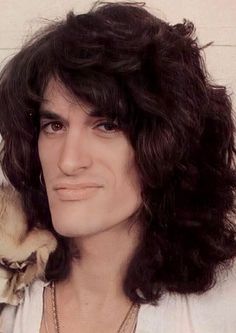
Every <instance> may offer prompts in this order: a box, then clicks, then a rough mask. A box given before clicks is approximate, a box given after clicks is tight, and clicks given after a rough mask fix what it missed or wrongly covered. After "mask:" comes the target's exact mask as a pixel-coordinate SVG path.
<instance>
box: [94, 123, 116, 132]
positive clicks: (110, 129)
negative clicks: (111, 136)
mask: <svg viewBox="0 0 236 333" xmlns="http://www.w3.org/2000/svg"><path fill="white" fill-rule="evenodd" d="M101 126H102V127H103V128H104V129H105V130H102V131H103V132H114V131H117V130H118V125H117V124H115V123H114V122H111V121H105V122H102V123H99V124H97V126H96V127H101Z"/></svg>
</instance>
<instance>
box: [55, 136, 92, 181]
mask: <svg viewBox="0 0 236 333" xmlns="http://www.w3.org/2000/svg"><path fill="white" fill-rule="evenodd" d="M88 141H89V140H88V138H87V137H86V135H83V133H78V131H74V132H68V133H67V134H66V135H65V137H64V138H63V142H62V146H61V150H60V155H59V160H58V167H59V169H60V170H61V171H62V172H63V173H64V174H66V175H74V174H76V173H77V172H78V171H79V170H80V169H85V168H89V167H90V166H91V164H92V157H91V149H89V144H88Z"/></svg>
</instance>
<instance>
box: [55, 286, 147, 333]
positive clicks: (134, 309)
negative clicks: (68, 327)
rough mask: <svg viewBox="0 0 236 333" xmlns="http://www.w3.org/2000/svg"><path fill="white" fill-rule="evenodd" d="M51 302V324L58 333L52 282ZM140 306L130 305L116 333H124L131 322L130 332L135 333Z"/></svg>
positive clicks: (58, 326)
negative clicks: (132, 326) (132, 327)
mask: <svg viewBox="0 0 236 333" xmlns="http://www.w3.org/2000/svg"><path fill="white" fill-rule="evenodd" d="M51 300H52V311H53V323H54V328H55V331H56V333H60V325H59V318H58V312H57V301H56V287H55V282H54V281H52V283H51ZM139 308H140V305H139V304H135V303H132V305H131V306H130V308H129V310H128V312H127V314H126V315H125V318H124V320H123V321H122V323H121V325H120V327H119V329H118V331H117V333H125V332H126V328H127V326H128V325H129V323H130V322H131V321H132V320H133V323H134V329H133V330H132V332H133V333H134V332H135V329H136V326H137V317H138V311H139Z"/></svg>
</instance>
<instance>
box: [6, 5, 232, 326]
mask: <svg viewBox="0 0 236 333" xmlns="http://www.w3.org/2000/svg"><path fill="white" fill-rule="evenodd" d="M193 29H194V27H193V25H192V24H191V23H190V22H186V21H185V22H184V23H183V24H177V25H173V26H171V25H170V24H168V23H166V22H164V21H161V20H160V19H158V18H156V17H154V16H152V15H151V14H150V13H148V12H147V11H146V10H145V9H144V8H143V5H142V4H127V3H111V4H105V5H102V6H98V7H97V8H96V7H94V8H93V9H92V10H91V11H90V12H88V13H87V14H83V15H77V16H76V15H75V14H73V13H69V15H68V16H67V19H66V20H65V21H61V22H59V23H55V24H52V25H50V26H49V27H48V28H46V29H45V30H44V31H43V32H42V31H41V32H40V34H38V35H37V36H36V37H35V38H33V39H32V40H31V41H29V42H28V44H27V45H25V46H24V47H23V48H22V50H21V51H20V52H19V53H18V54H17V55H16V56H15V57H14V58H13V59H12V60H11V62H10V63H9V64H8V65H7V66H6V68H5V70H4V71H3V74H2V78H1V82H0V100H1V102H0V103H1V104H0V110H1V127H0V130H1V134H2V137H3V139H4V148H3V152H2V167H3V171H4V173H5V175H6V176H7V178H8V179H9V180H10V182H11V183H12V185H13V186H14V187H15V188H16V189H17V190H18V191H19V193H20V194H21V196H22V201H23V204H24V209H25V212H26V214H27V219H28V225H29V228H33V227H35V226H36V225H37V226H38V225H40V226H41V227H42V228H47V229H48V230H50V231H51V232H52V233H53V234H54V235H55V237H56V238H57V241H58V247H57V249H56V251H55V252H54V253H53V254H52V256H51V257H50V259H49V262H48V264H47V267H46V271H45V274H46V276H45V281H43V282H42V281H35V282H34V283H33V284H32V285H31V286H30V287H29V288H28V289H26V296H25V299H24V301H23V302H22V304H21V305H20V306H19V307H18V308H17V309H16V312H15V313H14V315H11V316H12V317H11V318H13V319H11V320H12V321H13V322H14V328H12V332H13V333H16V332H19V327H20V329H21V330H23V331H24V330H26V328H27V329H29V328H30V330H31V332H32V331H37V332H38V331H39V330H40V333H42V332H47V331H49V332H51V331H52V332H53V331H54V330H55V331H56V332H61V331H62V332H71V333H73V332H78V331H81V332H134V331H135V332H137V333H143V332H148V333H151V332H155V333H156V332H170V333H172V332H173V333H174V332H175V333H177V332H181V333H182V332H194V331H198V332H203V331H204V332H214V333H216V332H219V333H220V332H222V329H223V328H224V327H227V328H229V329H228V332H234V330H235V328H236V323H235V315H234V310H233V309H234V297H232V292H234V290H235V276H234V266H233V265H232V269H231V270H230V269H229V267H231V265H230V264H233V263H234V261H233V259H234V257H235V253H236V244H235V225H234V223H233V213H234V190H235V186H236V176H235V166H234V164H233V156H234V153H235V146H234V140H233V132H234V125H233V120H232V108H231V104H230V99H229V97H228V95H227V93H226V91H225V88H224V87H220V86H215V85H211V84H210V83H209V81H208V78H207V74H206V71H205V68H204V65H203V62H202V58H201V55H200V51H201V48H200V47H199V45H198V44H197V42H196V41H195V39H194V36H193ZM12 130H13V131H12ZM230 214H231V216H230ZM223 266H224V268H225V269H226V268H228V271H229V272H230V274H229V277H228V279H226V281H224V282H222V281H223V280H224V279H222V274H218V273H219V269H218V268H219V267H223ZM225 271H226V270H225ZM223 276H224V274H223ZM214 282H217V284H216V286H215V287H214V288H212V289H211V290H209V291H207V290H208V289H210V287H213V286H214ZM229 290H230V292H229ZM43 291H45V292H43ZM173 292H174V293H173ZM202 292H206V293H205V294H203V295H202V296H199V295H198V296H196V295H193V293H195V294H199V293H202ZM42 295H43V297H41V296H42ZM182 295H184V296H182ZM39 297H40V298H39ZM219 298H220V299H224V302H222V305H223V303H224V304H226V305H225V307H224V306H223V308H220V307H218V306H217V304H218V300H219ZM30 300H31V301H30ZM26 304H28V305H29V304H30V305H31V304H34V306H33V305H32V306H30V307H29V306H27V305H26ZM35 304H37V305H35ZM229 308H230V309H232V311H228V309H229ZM48 309H51V311H48ZM10 311H12V310H10V307H9V306H8V307H7V308H5V309H4V313H3V315H4V316H5V318H6V316H9V313H10ZM32 313H37V318H36V320H35V321H34V323H29V321H28V320H27V316H29V314H32ZM26 314H27V315H26ZM222 314H223V315H224V318H223V317H222ZM8 318H9V317H8ZM22 318H23V319H22ZM16 327H17V328H16ZM24 332H26V331H24Z"/></svg>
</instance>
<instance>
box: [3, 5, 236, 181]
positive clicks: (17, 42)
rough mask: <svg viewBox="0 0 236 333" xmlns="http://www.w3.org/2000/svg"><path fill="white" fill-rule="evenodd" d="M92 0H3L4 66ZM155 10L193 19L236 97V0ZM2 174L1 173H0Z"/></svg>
mask: <svg viewBox="0 0 236 333" xmlns="http://www.w3.org/2000/svg"><path fill="white" fill-rule="evenodd" d="M92 3H93V1H89V0H80V1H78V0H77V1H74V0H66V1H65V0H54V1H51V0H33V1H31V0H21V1H19V0H0V13H1V20H0V68H1V67H2V66H3V65H4V63H5V62H6V61H7V60H8V59H9V58H10V57H11V56H12V55H13V54H14V53H16V52H17V50H18V49H19V47H20V46H21V45H22V43H23V42H24V40H26V39H27V37H28V36H30V35H31V34H32V32H34V31H35V30H36V29H37V28H38V27H40V26H43V25H44V24H46V23H47V21H48V20H52V19H55V18H63V17H65V14H66V12H67V11H69V10H71V9H73V10H75V11H76V12H84V11H86V10H87V9H88V8H89V7H90V5H91V4H92ZM146 4H147V6H148V8H149V9H150V11H151V12H153V13H154V14H156V15H157V16H159V17H161V18H164V19H166V20H168V21H169V22H171V23H177V22H180V21H182V19H183V18H188V19H190V20H192V21H193V22H194V23H195V25H196V32H197V35H198V36H199V40H200V43H201V44H205V43H208V42H210V41H214V44H213V45H212V46H210V47H208V48H207V49H205V58H206V62H207V68H208V71H209V72H210V73H211V74H212V77H213V78H214V79H215V80H216V81H217V82H218V83H220V84H224V85H226V86H227V87H228V88H229V91H231V92H232V98H233V102H234V105H235V103H236V97H235V95H234V94H233V92H234V91H236V1H235V0H224V1H222V0H191V1H189V0H159V1H156V0H149V1H148V0H147V1H146ZM0 177H1V176H0Z"/></svg>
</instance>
